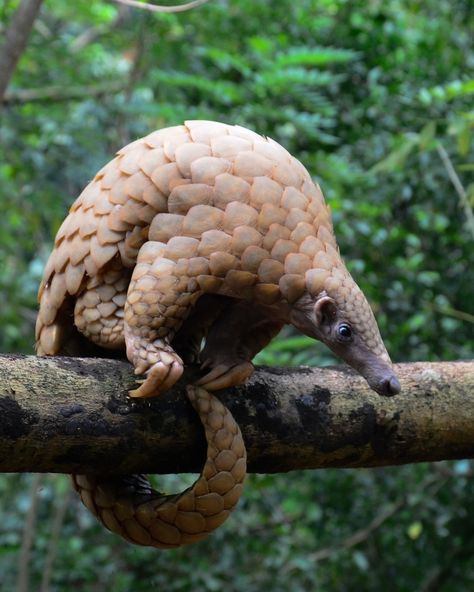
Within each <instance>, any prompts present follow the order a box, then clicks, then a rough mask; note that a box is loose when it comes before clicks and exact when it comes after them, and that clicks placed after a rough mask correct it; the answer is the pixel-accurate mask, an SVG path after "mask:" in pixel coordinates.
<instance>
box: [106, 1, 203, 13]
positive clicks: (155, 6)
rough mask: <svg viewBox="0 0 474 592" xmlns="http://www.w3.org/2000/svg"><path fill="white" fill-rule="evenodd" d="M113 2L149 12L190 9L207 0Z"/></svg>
mask: <svg viewBox="0 0 474 592" xmlns="http://www.w3.org/2000/svg"><path fill="white" fill-rule="evenodd" d="M114 2H117V3H118V4H123V5H124V6H132V7H133V8H142V9H143V10H149V11H150V12H185V11H186V10H191V9H192V8H197V7H198V6H201V5H202V4H206V3H207V2H209V0H193V1H192V2H186V4H180V5H178V6H162V5H161V4H148V3H147V2H138V1H137V0H114Z"/></svg>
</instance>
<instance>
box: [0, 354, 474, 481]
mask: <svg viewBox="0 0 474 592" xmlns="http://www.w3.org/2000/svg"><path fill="white" fill-rule="evenodd" d="M397 373H398V376H399V377H400V381H401V384H402V393H401V394H400V395H397V396H396V397H393V398H384V397H380V396H379V395H377V394H376V393H374V392H372V391H370V390H369V389H368V387H367V386H366V383H365V381H364V380H363V379H362V378H360V377H359V376H357V375H356V374H355V373H354V372H352V371H351V370H350V369H347V368H287V369H282V368H260V369H258V370H257V372H256V373H255V376H254V377H253V378H252V380H251V381H250V382H249V383H248V384H247V385H244V386H242V387H239V388H235V389H229V390H228V391H226V392H223V393H222V394H220V395H219V396H220V397H221V398H222V400H223V401H224V403H225V404H226V405H228V407H229V408H230V409H231V410H232V413H233V414H234V416H235V418H236V419H237V421H238V423H239V425H240V426H241V429H242V432H243V435H244V438H245V441H246V445H247V450H248V455H249V469H250V471H251V472H279V471H289V470H293V469H306V468H320V467H371V466H380V465H391V464H402V463H413V462H419V461H426V460H430V461H434V460H441V459H453V458H473V457H474V413H473V409H474V361H466V362H440V363H428V362H424V363H421V362H418V363H411V364H399V365H398V366H397ZM189 380H190V377H189V376H188V378H187V380H186V379H185V380H183V381H181V383H180V385H178V388H176V389H173V391H171V392H169V393H167V394H165V395H163V396H162V397H159V398H157V399H153V400H131V399H129V398H128V396H127V390H128V389H130V388H132V386H133V385H134V376H133V373H132V371H131V367H130V365H129V364H127V363H125V362H120V361H114V360H100V359H92V358H89V359H76V358H36V357H26V356H0V471H4V472H17V471H41V472H45V471H48V472H63V473H70V472H104V471H114V472H122V473H128V472H149V473H168V472H181V471H197V470H199V469H200V467H201V464H202V462H203V458H204V451H205V443H204V438H203V435H202V429H201V427H200V424H199V421H198V419H197V417H196V416H195V414H194V412H193V410H192V408H191V406H190V404H189V403H188V401H187V399H186V397H185V395H184V390H183V385H184V384H185V383H186V382H187V381H188V382H189Z"/></svg>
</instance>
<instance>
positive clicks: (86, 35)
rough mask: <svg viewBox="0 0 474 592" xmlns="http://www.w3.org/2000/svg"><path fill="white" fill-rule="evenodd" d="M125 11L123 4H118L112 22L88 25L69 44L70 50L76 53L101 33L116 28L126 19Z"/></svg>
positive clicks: (103, 33)
mask: <svg viewBox="0 0 474 592" xmlns="http://www.w3.org/2000/svg"><path fill="white" fill-rule="evenodd" d="M127 13H128V11H127V9H126V8H124V7H123V6H120V7H119V8H118V13H117V16H116V17H115V18H114V20H113V21H112V22H110V23H106V24H103V25H97V26H94V27H89V28H88V29H86V30H85V31H83V32H82V33H81V34H80V35H78V36H77V37H76V38H75V39H74V41H73V42H72V43H71V46H70V50H71V52H72V53H78V52H79V51H81V50H82V49H84V47H86V46H87V45H89V44H90V43H93V42H94V41H96V39H98V38H99V37H101V36H102V35H105V34H106V33H108V32H110V31H113V30H114V29H117V27H119V26H120V25H121V24H122V23H123V22H124V20H125V19H126V15H127Z"/></svg>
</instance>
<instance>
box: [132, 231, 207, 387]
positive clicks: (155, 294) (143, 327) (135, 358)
mask: <svg viewBox="0 0 474 592" xmlns="http://www.w3.org/2000/svg"><path fill="white" fill-rule="evenodd" d="M166 248H167V245H165V244H164V243H160V242H156V241H148V242H147V243H145V244H144V245H143V247H142V248H141V249H140V251H139V253H138V258H137V264H136V266H135V269H134V271H133V275H132V279H131V282H130V286H129V289H128V294H127V301H126V303H125V323H124V335H125V344H126V350H127V357H128V359H129V360H130V362H131V363H132V364H133V365H134V367H135V374H146V379H145V380H143V381H142V382H141V385H140V386H139V387H138V388H137V389H135V390H133V391H130V393H129V394H130V396H132V397H154V396H156V395H159V394H161V393H163V392H165V391H166V390H168V389H169V388H171V387H172V386H173V385H174V384H175V382H176V381H177V380H178V379H179V378H180V376H181V374H182V373H183V361H182V359H181V358H180V357H179V355H178V354H177V353H176V352H175V351H174V349H173V348H172V346H171V345H170V344H171V340H172V339H173V337H174V335H175V334H176V332H177V331H178V330H179V328H180V327H181V325H182V323H183V321H184V320H185V319H186V317H187V316H188V315H189V313H190V312H191V310H192V307H193V306H194V304H195V302H196V300H197V299H198V298H199V296H200V295H201V292H200V290H199V285H198V283H197V281H196V280H195V278H194V277H192V276H191V275H190V271H191V270H190V264H189V260H187V259H184V258H179V259H178V260H177V261H175V260H173V259H170V258H168V257H167V256H166V255H167V254H168V253H167V249H166Z"/></svg>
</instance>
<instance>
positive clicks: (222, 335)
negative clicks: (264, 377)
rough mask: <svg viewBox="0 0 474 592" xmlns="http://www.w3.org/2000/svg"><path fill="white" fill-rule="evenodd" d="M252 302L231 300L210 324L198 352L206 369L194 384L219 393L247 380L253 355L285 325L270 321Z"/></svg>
mask: <svg viewBox="0 0 474 592" xmlns="http://www.w3.org/2000/svg"><path fill="white" fill-rule="evenodd" d="M267 315H268V312H267V311H265V310H264V308H263V307H260V306H259V305H258V304H256V303H254V302H249V301H247V300H234V301H233V303H232V304H231V305H229V306H227V307H226V308H224V310H222V312H221V313H220V315H219V316H218V317H217V319H216V320H215V322H214V323H213V324H212V325H211V327H210V329H209V333H208V335H207V338H206V345H205V347H204V349H203V351H202V353H201V361H202V366H201V367H202V368H203V369H209V372H208V373H207V374H205V376H203V377H202V378H201V379H200V380H199V381H198V382H197V384H199V385H201V386H204V387H205V388H206V389H208V390H219V389H223V388H228V387H231V386H236V385H238V384H242V383H243V382H245V380H247V378H249V377H250V376H251V375H252V373H253V371H254V366H253V364H252V359H253V358H254V356H255V355H256V354H257V353H258V352H259V351H260V350H261V349H263V348H264V347H265V345H267V343H269V342H270V341H271V340H272V339H273V337H275V335H277V334H278V333H279V332H280V330H281V328H282V327H283V325H284V323H283V322H282V321H280V320H277V319H273V318H271V317H269V316H267Z"/></svg>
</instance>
